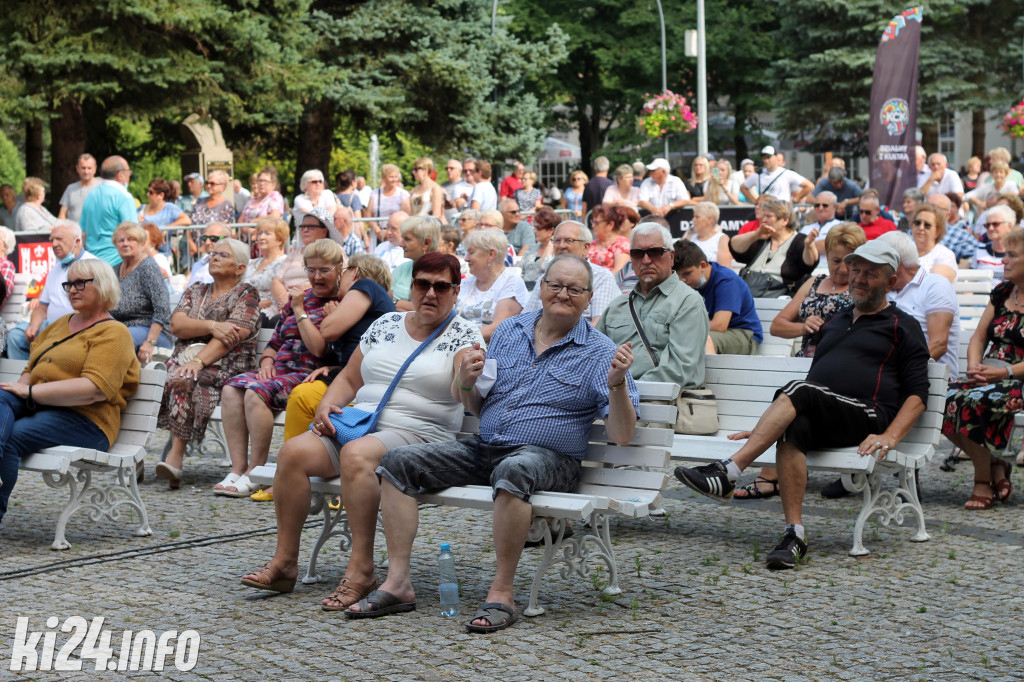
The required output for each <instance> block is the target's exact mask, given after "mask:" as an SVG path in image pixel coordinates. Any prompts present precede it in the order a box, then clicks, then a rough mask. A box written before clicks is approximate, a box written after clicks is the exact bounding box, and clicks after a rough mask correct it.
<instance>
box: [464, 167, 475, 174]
mask: <svg viewBox="0 0 1024 682" xmlns="http://www.w3.org/2000/svg"><path fill="white" fill-rule="evenodd" d="M474 172H475V171H474V170H473V169H472V168H466V169H465V170H463V171H462V174H463V175H466V174H468V173H474Z"/></svg>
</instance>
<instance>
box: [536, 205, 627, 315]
mask: <svg viewBox="0 0 1024 682" xmlns="http://www.w3.org/2000/svg"><path fill="white" fill-rule="evenodd" d="M592 241H594V235H593V234H591V232H590V230H588V229H587V228H586V227H584V226H583V223H578V222H576V221H575V220H566V221H565V222H563V223H559V225H558V227H556V228H555V234H554V235H553V236H552V237H551V244H552V246H553V247H554V250H555V256H556V257H557V256H564V255H567V254H568V255H570V256H579V257H580V258H582V259H584V260H587V248H588V247H589V246H590V243H591V242H592ZM587 264H588V265H589V266H590V274H591V276H592V277H593V279H594V284H593V286H592V287H591V292H590V305H588V306H587V307H586V309H585V310H584V311H583V319H584V320H587V321H588V322H590V324H593V325H596V324H597V322H598V320H600V319H601V316H602V315H604V311H605V309H607V308H608V304H609V303H611V302H612V301H613V300H615V299H616V298H617V297H618V296H619V294H620V293H621V292H620V291H619V285H618V284H616V283H615V275H613V274H612V272H611V270H609V269H608V268H602V267H601V266H600V265H594V264H593V263H591V262H590V261H589V260H587ZM544 277H545V275H541V276H540V278H539V279H538V280H537V285H536V286H535V287H533V291H531V292H530V298H529V299H528V300H527V301H526V305H525V306H523V312H527V313H530V312H533V311H534V310H540V309H541V300H540V295H541V292H542V291H543V289H542V287H541V285H542V284H543V283H544Z"/></svg>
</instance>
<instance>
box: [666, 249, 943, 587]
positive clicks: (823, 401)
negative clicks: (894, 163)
mask: <svg viewBox="0 0 1024 682" xmlns="http://www.w3.org/2000/svg"><path fill="white" fill-rule="evenodd" d="M843 260H844V261H845V262H846V263H848V264H849V266H850V298H852V299H853V309H852V310H849V311H847V312H844V313H840V314H838V315H836V316H835V317H833V318H832V319H831V320H829V321H828V322H826V323H825V325H824V326H823V327H822V329H821V331H822V332H823V336H822V339H821V343H819V344H818V347H817V350H816V351H815V353H814V361H813V362H812V364H811V369H810V371H808V372H807V378H806V380H797V381H791V382H789V383H788V384H786V385H785V386H783V387H782V388H780V389H779V390H778V391H777V392H776V394H775V401H774V402H773V403H772V404H771V406H770V407H769V408H768V409H767V410H766V411H765V413H764V414H763V415H761V418H760V419H759V420H758V422H757V425H756V426H755V427H754V430H753V431H751V432H749V433H747V434H741V435H745V436H746V438H747V442H746V443H745V444H744V445H743V446H742V447H741V448H740V449H739V450H738V451H737V452H736V453H735V454H734V455H733V456H732V457H730V458H729V459H726V460H723V461H721V462H713V463H711V464H708V465H706V466H701V467H695V468H692V469H689V468H686V467H677V468H676V471H675V475H676V478H678V479H679V480H680V481H682V482H683V483H684V484H685V485H686V486H688V487H690V488H692V489H693V490H696V491H697V492H699V493H701V494H703V495H707V496H708V497H711V498H714V499H717V500H723V501H724V500H728V499H729V498H731V497H732V494H733V491H734V490H735V488H736V480H737V479H738V478H739V476H740V472H742V471H743V469H745V468H746V467H748V466H750V464H751V463H752V462H753V461H754V460H755V459H757V458H758V457H759V456H760V455H761V454H762V453H764V452H765V451H766V450H767V449H768V448H769V447H771V446H772V445H776V444H777V445H776V449H775V460H776V462H778V470H779V492H780V493H781V495H782V511H783V513H784V514H785V517H786V529H785V532H784V534H783V536H782V540H781V541H780V542H779V544H778V545H776V546H775V549H773V550H772V551H771V552H769V554H768V556H767V564H768V568H772V569H780V568H793V566H794V565H795V564H796V561H797V560H798V559H800V558H801V557H803V556H804V554H806V553H807V540H806V537H805V534H804V527H803V522H802V518H801V516H802V506H803V497H804V491H805V490H806V488H807V461H806V458H805V453H806V452H807V451H808V450H812V449H821V448H836V447H850V446H854V445H856V446H857V451H858V452H859V453H860V454H861V455H862V456H866V457H872V456H874V457H879V458H882V457H885V455H886V454H888V452H889V450H890V449H892V448H894V447H896V444H897V443H899V442H900V440H902V439H903V437H904V436H906V435H907V433H908V432H909V431H910V429H911V427H913V425H914V422H915V421H916V420H917V417H918V416H919V415H920V414H921V413H922V412H924V408H925V401H926V400H927V399H928V344H927V342H926V341H925V338H924V333H923V332H922V331H921V325H919V324H918V323H917V321H916V320H915V319H914V318H913V317H911V316H910V315H908V314H907V313H905V312H903V311H902V310H900V309H899V308H897V307H896V305H895V304H893V303H890V302H889V301H887V300H886V293H887V292H889V291H891V290H892V289H894V288H895V287H896V283H897V274H896V271H897V270H898V268H899V264H900V257H899V255H898V254H897V252H896V250H895V249H893V248H892V246H890V245H889V244H887V243H885V242H882V241H879V240H875V241H870V242H868V243H866V244H864V245H862V246H860V247H858V248H857V250H856V251H854V252H853V253H851V254H849V255H847V256H846V258H844V259H843ZM851 367H854V368H856V370H857V371H854V372H851V371H850V368H851Z"/></svg>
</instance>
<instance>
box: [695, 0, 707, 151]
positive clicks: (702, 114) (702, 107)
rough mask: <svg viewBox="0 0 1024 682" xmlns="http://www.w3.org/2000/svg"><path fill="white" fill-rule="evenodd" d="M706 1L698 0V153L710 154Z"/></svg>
mask: <svg viewBox="0 0 1024 682" xmlns="http://www.w3.org/2000/svg"><path fill="white" fill-rule="evenodd" d="M704 38H705V36H704V0H697V153H698V154H700V155H705V154H707V153H708V67H707V54H706V49H705V43H704Z"/></svg>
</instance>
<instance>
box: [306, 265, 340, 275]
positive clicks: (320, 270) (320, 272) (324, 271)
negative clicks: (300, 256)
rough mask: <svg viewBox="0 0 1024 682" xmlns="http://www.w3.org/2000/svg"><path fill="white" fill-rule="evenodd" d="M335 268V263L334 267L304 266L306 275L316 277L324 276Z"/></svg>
mask: <svg viewBox="0 0 1024 682" xmlns="http://www.w3.org/2000/svg"><path fill="white" fill-rule="evenodd" d="M337 269H338V266H337V265H335V266H334V267H330V268H306V276H307V277H318V276H319V277H326V276H327V275H329V274H331V271H332V270H337Z"/></svg>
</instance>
